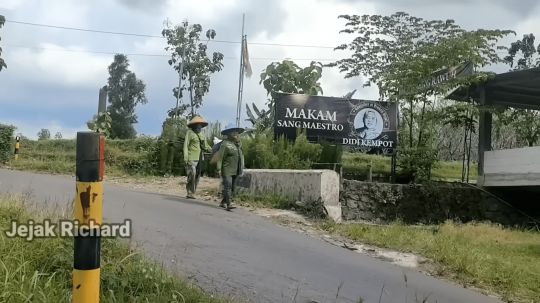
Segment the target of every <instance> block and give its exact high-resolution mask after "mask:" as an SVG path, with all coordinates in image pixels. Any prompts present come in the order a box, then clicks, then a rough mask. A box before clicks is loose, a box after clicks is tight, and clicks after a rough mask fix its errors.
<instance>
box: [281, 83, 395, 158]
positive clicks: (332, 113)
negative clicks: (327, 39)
mask: <svg viewBox="0 0 540 303" xmlns="http://www.w3.org/2000/svg"><path fill="white" fill-rule="evenodd" d="M298 129H303V130H305V132H306V135H307V137H308V139H309V140H310V141H315V142H317V141H327V142H331V143H335V144H341V145H344V146H348V147H352V148H354V149H356V150H362V151H366V152H381V153H383V154H387V153H392V152H394V150H395V148H396V147H397V144H398V142H397V132H396V129H397V105H396V104H390V103H387V102H381V101H371V100H357V99H346V98H334V97H323V96H310V95H300V94H286V93H282V94H280V96H279V97H278V98H277V99H276V101H275V121H274V134H275V135H276V136H285V137H287V138H289V139H295V138H296V134H297V130H298Z"/></svg>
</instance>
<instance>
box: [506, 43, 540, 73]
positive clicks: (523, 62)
mask: <svg viewBox="0 0 540 303" xmlns="http://www.w3.org/2000/svg"><path fill="white" fill-rule="evenodd" d="M534 40H535V37H534V35H533V34H528V35H523V38H522V39H521V40H517V41H516V42H512V44H510V47H502V49H505V50H507V51H508V56H506V57H504V60H505V61H506V62H507V63H508V64H509V65H510V67H511V68H513V69H512V70H514V71H517V70H522V69H528V68H532V67H538V66H540V57H538V56H536V58H535V54H538V53H540V44H539V45H538V46H534ZM518 55H521V57H518V58H516V56H518Z"/></svg>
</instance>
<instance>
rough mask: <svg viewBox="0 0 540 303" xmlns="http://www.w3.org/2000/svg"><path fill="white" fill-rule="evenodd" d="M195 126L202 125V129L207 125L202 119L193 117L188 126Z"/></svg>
mask: <svg viewBox="0 0 540 303" xmlns="http://www.w3.org/2000/svg"><path fill="white" fill-rule="evenodd" d="M195 124H202V127H205V126H207V125H208V123H207V122H206V121H204V119H203V118H202V117H199V116H195V117H193V119H191V121H189V123H188V126H192V125H195Z"/></svg>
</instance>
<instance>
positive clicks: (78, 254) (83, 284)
mask: <svg viewBox="0 0 540 303" xmlns="http://www.w3.org/2000/svg"><path fill="white" fill-rule="evenodd" d="M103 151H104V137H103V135H102V134H100V133H96V132H78V133H77V151H76V161H77V163H76V169H75V175H76V178H77V179H76V180H77V187H76V198H75V207H74V212H75V220H76V221H78V224H79V226H78V229H77V230H76V231H75V233H77V232H78V234H75V233H74V260H73V303H98V302H99V293H100V266H99V263H100V254H101V237H100V236H99V231H97V230H96V229H99V226H100V225H101V223H102V203H103V185H102V181H103V155H104V153H103ZM90 229H94V230H93V231H91V230H90Z"/></svg>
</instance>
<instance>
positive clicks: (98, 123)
mask: <svg viewBox="0 0 540 303" xmlns="http://www.w3.org/2000/svg"><path fill="white" fill-rule="evenodd" d="M86 125H87V126H88V129H90V130H92V131H95V132H100V133H103V134H104V135H105V137H107V138H110V137H111V130H112V117H111V115H110V113H109V112H108V111H107V112H103V113H99V115H94V118H93V119H92V120H90V121H88V122H86Z"/></svg>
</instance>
